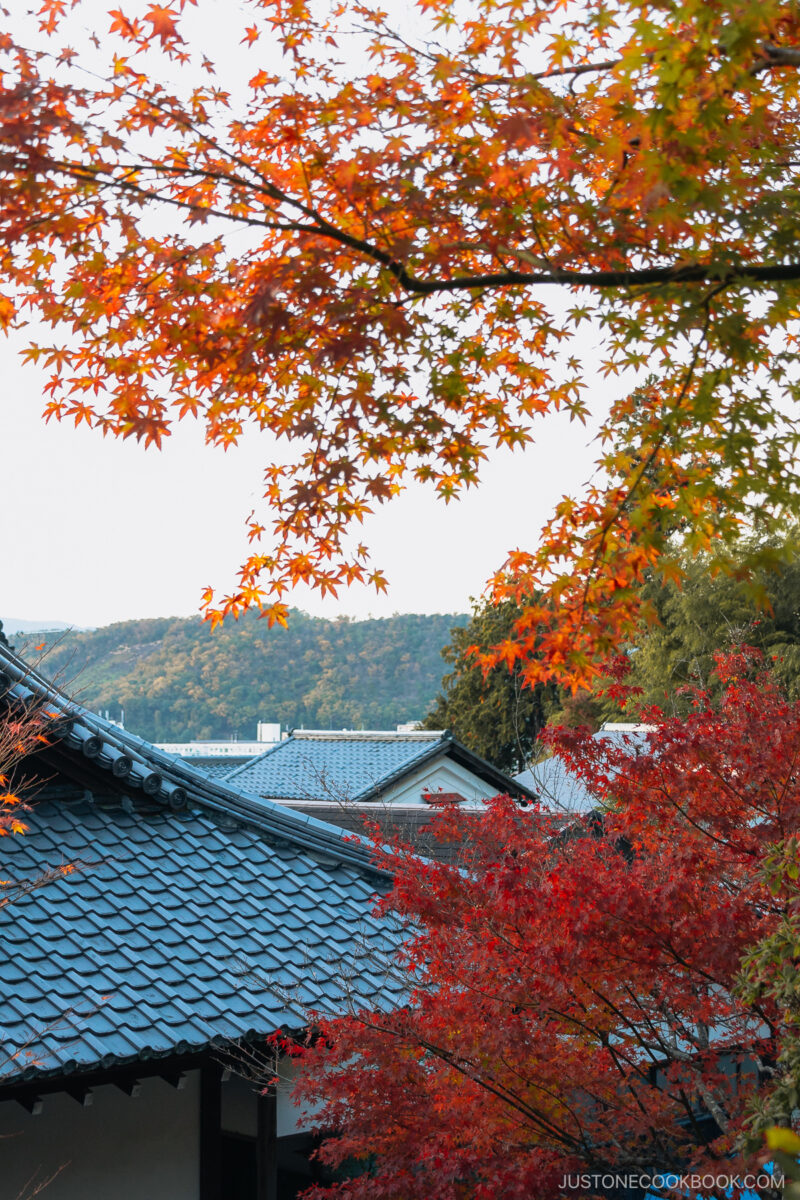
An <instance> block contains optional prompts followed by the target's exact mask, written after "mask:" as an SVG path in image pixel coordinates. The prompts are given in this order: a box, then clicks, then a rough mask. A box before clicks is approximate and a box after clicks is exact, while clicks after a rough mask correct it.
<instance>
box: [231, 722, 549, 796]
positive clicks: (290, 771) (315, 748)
mask: <svg viewBox="0 0 800 1200" xmlns="http://www.w3.org/2000/svg"><path fill="white" fill-rule="evenodd" d="M445 757H447V758H452V759H454V760H455V761H456V762H459V763H460V764H461V765H462V766H465V767H466V768H467V769H468V770H470V771H472V772H474V774H476V775H477V776H478V777H479V778H481V779H483V780H484V781H485V782H486V783H487V784H488V790H487V794H492V795H494V794H497V793H500V792H508V793H510V794H512V795H519V794H523V795H524V794H528V793H527V789H526V788H525V786H524V785H522V786H521V785H520V784H517V783H515V782H514V780H513V779H511V778H509V777H508V776H507V775H503V774H502V773H501V772H500V771H498V770H497V769H496V768H495V767H493V766H491V764H490V763H487V762H486V761H485V760H484V759H482V758H479V757H478V755H477V754H473V753H472V751H471V750H468V749H467V747H466V746H462V745H460V743H458V742H456V741H455V740H454V739H453V738H452V737H451V735H450V734H449V733H437V732H430V733H410V734H401V733H398V734H388V733H377V732H373V733H350V732H347V733H334V732H324V731H309V730H306V731H299V732H298V731H296V732H295V733H294V735H293V736H292V737H290V738H287V739H286V740H285V741H283V742H279V743H278V745H276V746H273V747H271V748H270V749H269V750H266V751H265V752H264V753H263V754H261V755H259V757H258V758H253V759H251V760H250V761H249V762H248V763H245V764H244V766H242V767H237V768H235V769H234V770H233V771H231V773H230V774H229V775H228V776H227V777H226V778H227V781H228V783H229V784H230V785H231V786H232V787H233V786H237V787H238V786H241V787H246V788H247V789H248V791H250V792H252V793H256V794H258V795H260V796H264V797H268V798H270V799H274V800H288V801H302V800H306V801H307V800H324V801H328V802H331V803H339V804H341V803H343V802H349V803H366V802H367V801H374V800H379V799H380V798H381V796H382V793H383V792H384V791H385V790H386V789H387V788H388V787H389V786H390V785H391V784H393V783H395V782H396V781H399V780H401V779H402V778H403V777H404V776H405V775H408V774H410V773H411V772H412V771H415V770H416V769H417V768H419V767H421V766H423V765H425V764H426V763H430V762H433V761H434V760H436V759H439V758H445Z"/></svg>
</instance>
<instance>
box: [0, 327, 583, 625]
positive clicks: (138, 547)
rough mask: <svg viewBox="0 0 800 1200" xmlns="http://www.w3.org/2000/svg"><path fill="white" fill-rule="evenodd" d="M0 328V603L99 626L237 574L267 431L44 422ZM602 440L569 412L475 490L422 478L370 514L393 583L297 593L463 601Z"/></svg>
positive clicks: (345, 609) (37, 380)
mask: <svg viewBox="0 0 800 1200" xmlns="http://www.w3.org/2000/svg"><path fill="white" fill-rule="evenodd" d="M19 344H20V342H19V341H18V340H17V341H16V344H15V341H12V340H4V341H2V342H0V379H2V399H1V400H0V403H1V404H2V426H0V428H1V429H2V444H3V455H2V472H3V484H4V494H5V503H4V504H3V507H2V536H3V559H4V571H3V586H2V592H0V613H3V614H6V615H8V616H15V617H24V618H32V619H39V618H58V619H59V620H63V621H67V622H71V623H75V624H78V625H103V624H107V623H108V622H111V621H119V620H125V619H127V618H130V617H155V616H167V615H173V614H176V615H188V614H190V613H193V612H196V611H197V609H198V606H199V600H200V592H201V589H202V588H203V586H204V585H205V584H207V583H211V584H213V585H214V586H215V587H220V588H226V587H228V586H230V585H232V584H233V582H234V573H235V569H236V567H237V565H238V564H239V563H240V562H241V561H242V560H243V558H244V557H245V553H246V539H245V536H244V519H245V517H246V516H247V514H248V512H249V511H250V509H251V508H252V507H253V506H254V504H256V503H257V500H258V496H259V484H260V480H261V467H262V465H263V464H264V463H265V462H266V461H267V460H268V459H269V457H270V444H269V441H268V439H267V438H265V437H263V436H261V435H255V434H254V435H253V436H251V437H249V438H248V439H246V441H245V443H244V444H243V445H241V446H240V447H239V448H237V449H234V450H232V451H228V452H227V453H226V452H223V451H222V450H219V449H216V448H210V447H206V446H205V445H204V444H203V436H202V431H201V430H200V428H199V427H197V426H195V425H192V424H188V425H185V426H184V427H183V428H182V429H181V430H180V431H179V432H178V433H177V434H176V435H175V436H173V437H172V438H170V439H168V441H167V444H166V447H165V449H164V450H163V451H156V450H152V449H149V450H144V449H143V448H141V447H139V446H137V445H136V444H134V443H132V442H124V443H122V442H114V441H111V440H109V439H104V438H102V437H101V436H100V435H98V434H96V433H94V432H93V431H90V430H87V429H86V428H81V429H75V428H74V427H72V426H71V425H57V424H55V423H53V422H51V423H50V424H47V425H45V423H44V422H43V421H42V419H41V411H42V408H43V401H42V383H43V375H42V373H41V372H40V371H39V370H38V369H37V368H35V367H33V366H30V365H23V364H21V363H20V361H19V359H18V357H17V353H16V350H17V347H18V345H19ZM596 454H597V446H596V445H591V444H590V434H589V432H587V430H585V429H583V428H582V427H581V426H578V425H574V426H570V425H569V423H568V422H566V421H565V420H563V419H562V418H560V417H555V418H552V419H551V418H548V419H547V421H546V422H544V423H543V424H542V437H541V441H540V442H539V444H538V445H537V446H535V447H534V448H533V449H530V450H528V451H526V452H524V453H517V454H514V455H511V454H510V453H506V452H504V453H503V454H500V455H497V456H496V457H495V458H494V459H493V460H492V462H491V463H490V464H489V466H488V467H487V470H486V471H485V481H484V484H483V486H482V487H481V488H480V489H473V490H472V491H471V492H470V493H469V494H468V495H466V496H465V497H464V499H462V500H461V501H460V502H458V503H453V504H450V505H449V506H445V505H444V504H442V503H441V502H440V501H437V500H436V499H435V498H434V496H433V494H432V493H431V492H430V490H429V489H427V488H423V487H419V486H414V487H412V488H410V489H409V491H408V492H407V493H406V495H404V496H403V497H401V498H399V499H398V500H396V501H394V502H392V503H391V504H390V505H388V506H386V508H385V509H384V510H383V511H382V512H381V513H379V514H378V515H377V516H376V517H375V518H373V519H372V520H371V521H370V522H369V523H368V525H367V526H366V528H365V538H366V540H367V542H368V544H369V545H370V546H371V548H372V553H373V560H374V562H375V563H376V565H380V566H381V567H383V568H384V569H385V570H386V573H387V575H388V577H389V581H390V587H389V593H388V596H385V595H384V596H382V597H378V596H376V594H375V592H374V591H371V590H369V589H366V588H362V587H355V588H351V589H350V590H349V591H348V592H346V593H344V594H342V596H341V597H340V598H339V600H338V601H337V600H331V599H328V600H325V601H322V600H320V599H319V598H318V597H316V596H313V595H311V594H309V593H308V592H298V593H296V594H295V597H294V598H293V600H292V603H294V604H296V605H297V607H300V608H303V609H305V610H306V611H308V612H313V613H317V614H321V615H325V616H337V615H339V614H341V613H347V614H351V615H353V616H358V617H363V616H367V615H369V614H372V615H374V616H386V615H389V614H390V613H392V612H457V611H464V610H465V609H466V607H467V604H468V601H469V597H470V596H476V595H479V594H480V593H481V591H482V590H483V587H484V584H485V582H486V579H487V578H488V576H489V575H490V574H491V572H492V571H493V570H494V569H496V568H497V567H498V566H500V564H501V563H502V561H503V558H504V557H505V554H506V552H507V551H508V550H510V549H512V548H514V547H516V546H524V547H531V546H532V545H534V544H535V543H536V540H537V533H538V530H539V529H540V527H541V525H542V524H543V522H544V520H545V519H546V517H547V515H548V513H549V510H550V509H551V507H552V505H553V504H554V503H555V502H556V501H557V499H558V498H559V496H560V495H561V494H562V493H563V492H564V491H573V492H574V491H575V490H579V489H580V485H581V483H582V482H583V481H584V480H585V479H586V478H587V477H588V475H589V474H590V472H591V464H592V462H593V460H594V458H595V457H596Z"/></svg>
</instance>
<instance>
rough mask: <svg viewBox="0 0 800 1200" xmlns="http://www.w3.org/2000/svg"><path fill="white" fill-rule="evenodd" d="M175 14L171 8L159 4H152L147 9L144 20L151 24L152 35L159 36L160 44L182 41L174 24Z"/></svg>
mask: <svg viewBox="0 0 800 1200" xmlns="http://www.w3.org/2000/svg"><path fill="white" fill-rule="evenodd" d="M177 15H178V14H177V13H176V12H175V11H174V10H173V9H171V8H162V7H161V5H159V4H152V5H151V6H150V8H149V9H148V10H147V16H146V20H148V21H149V22H150V24H151V25H152V26H153V33H152V36H153V37H158V38H160V39H161V45H162V46H166V44H167V42H170V41H173V42H181V41H183V38H182V37H181V36H180V34H179V33H178V27H177V25H176V24H175V18H176V17H177Z"/></svg>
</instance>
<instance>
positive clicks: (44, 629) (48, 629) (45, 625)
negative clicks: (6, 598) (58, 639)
mask: <svg viewBox="0 0 800 1200" xmlns="http://www.w3.org/2000/svg"><path fill="white" fill-rule="evenodd" d="M0 621H2V623H3V632H4V633H5V635H6V637H8V636H9V634H14V633H52V632H53V631H54V630H62V629H76V630H80V631H81V632H82V631H83V630H85V629H87V628H88V627H87V626H86V625H70V623H69V622H68V621H56V620H53V621H29V620H27V619H26V618H25V617H0Z"/></svg>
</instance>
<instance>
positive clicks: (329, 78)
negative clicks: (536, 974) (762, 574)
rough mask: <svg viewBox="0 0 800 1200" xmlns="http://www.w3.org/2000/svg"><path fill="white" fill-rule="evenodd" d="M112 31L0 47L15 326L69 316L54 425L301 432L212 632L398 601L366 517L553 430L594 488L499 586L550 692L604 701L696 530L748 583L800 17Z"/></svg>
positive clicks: (760, 2) (673, 7)
mask: <svg viewBox="0 0 800 1200" xmlns="http://www.w3.org/2000/svg"><path fill="white" fill-rule="evenodd" d="M98 11H100V12H102V6H100V10H98V7H97V6H95V5H92V6H89V5H87V4H85V3H84V0H41V5H40V7H39V9H38V14H34V15H32V16H31V17H30V18H29V19H28V20H27V21H26V19H25V18H24V15H23V14H22V13H17V14H16V20H15V22H13V23H11V22H9V23H7V31H6V32H4V33H3V34H2V37H1V38H0V53H1V55H2V61H0V69H2V76H0V146H1V147H2V149H0V266H1V267H2V275H3V285H2V295H1V296H0V320H2V322H3V323H4V324H7V325H10V326H14V325H24V324H25V322H27V321H28V320H29V319H31V318H33V319H35V320H36V321H37V322H39V326H41V325H42V324H43V325H44V327H45V333H44V334H43V335H42V336H38V335H37V337H36V340H35V344H33V345H31V347H30V348H29V349H28V350H27V352H26V355H27V357H28V358H29V359H30V360H31V361H33V362H36V363H39V364H40V365H41V366H43V367H44V368H45V369H46V371H47V372H48V375H49V382H48V384H47V394H48V395H47V414H48V415H49V416H54V417H60V418H69V419H72V420H74V421H75V422H87V423H88V424H90V425H93V426H95V427H97V429H98V430H100V431H101V432H103V433H110V434H116V435H120V436H123V437H135V438H139V439H142V440H144V441H145V442H147V443H151V442H152V443H156V444H157V443H159V442H161V441H162V439H163V438H164V437H165V436H166V435H167V434H168V433H169V432H170V429H171V427H172V425H173V424H174V423H175V422H176V421H180V420H181V419H184V418H186V417H189V416H193V417H197V418H199V419H200V420H202V421H204V422H205V426H206V430H207V435H208V438H209V440H210V441H212V442H216V443H219V444H221V445H223V446H224V445H228V444H230V443H232V442H235V441H236V439H237V438H239V436H240V435H241V433H242V430H243V429H244V427H245V426H246V425H252V426H255V427H256V428H259V429H262V430H268V431H271V432H272V433H273V434H275V435H277V436H278V437H279V438H286V439H290V440H291V441H292V442H293V443H295V451H294V453H293V454H292V455H290V456H289V459H290V461H289V463H288V464H287V462H286V461H283V462H278V463H276V464H275V465H272V466H268V467H267V470H266V476H265V490H264V496H265V499H266V502H267V515H261V516H258V515H256V516H254V517H253V518H252V519H251V532H252V535H253V537H254V539H255V540H256V541H258V540H259V539H261V538H264V542H263V544H262V545H256V546H255V547H254V553H253V554H252V556H251V558H250V559H249V560H248V562H247V563H246V564H245V565H244V568H243V571H242V575H241V580H240V583H239V585H238V586H237V587H236V589H235V590H234V591H233V592H232V593H231V594H230V595H228V596H225V597H222V598H221V599H215V597H214V595H213V594H212V593H211V592H210V591H209V593H208V594H207V596H206V603H207V607H208V610H209V612H211V613H212V614H213V615H214V616H215V617H217V616H220V615H221V614H222V613H225V612H232V613H237V612H239V611H241V610H242V608H243V607H246V606H248V605H259V606H261V607H262V608H263V609H264V611H265V613H266V614H267V616H268V617H269V618H270V619H271V620H284V619H285V615H286V608H285V602H284V596H285V593H286V591H287V589H288V588H289V587H291V586H292V585H293V584H294V583H296V582H298V581H301V582H305V583H310V584H312V585H313V586H316V587H318V588H320V589H321V590H322V591H323V592H327V591H335V590H336V589H337V588H338V587H340V586H341V585H342V584H347V583H350V582H353V581H356V580H361V581H366V582H371V583H372V584H374V585H375V586H377V587H382V586H384V579H383V576H382V574H381V572H380V570H379V569H376V568H374V567H373V566H371V565H370V564H369V561H368V558H367V552H366V549H365V547H363V546H360V545H358V544H357V539H356V538H354V537H352V536H351V535H353V534H354V532H355V531H356V530H357V529H358V526H359V524H360V522H361V521H362V520H363V519H364V517H365V516H366V515H367V514H368V513H369V512H371V511H372V510H373V509H374V508H375V506H376V505H378V504H381V503H382V502H384V501H385V500H387V499H389V498H391V497H392V496H393V495H395V494H396V493H397V492H398V491H399V490H400V489H401V488H402V487H403V484H404V480H405V479H408V478H410V477H413V478H416V479H418V480H422V481H426V482H428V483H429V484H430V485H431V487H432V489H433V490H434V492H436V493H438V495H439V496H441V497H443V498H444V499H445V500H446V499H449V498H450V497H452V496H455V495H457V494H458V493H459V492H460V491H461V490H462V489H463V488H465V487H467V486H469V485H471V484H474V483H476V482H477V481H478V480H479V476H480V469H481V464H482V462H483V460H484V459H485V457H486V455H487V453H488V452H489V450H490V449H491V447H493V446H497V445H500V446H510V447H518V446H519V447H524V446H525V445H526V444H527V443H528V442H530V440H531V439H532V437H533V436H534V434H535V431H536V422H537V421H538V420H539V419H540V418H541V417H542V416H545V415H546V414H548V413H551V412H554V411H555V410H558V409H562V410H566V411H567V412H568V413H569V414H570V415H571V416H572V417H573V418H575V419H576V420H583V419H584V418H585V417H586V416H587V414H592V413H595V414H597V415H598V417H601V418H603V419H602V431H601V434H600V446H601V450H600V458H599V463H598V465H599V471H598V474H597V476H596V481H595V482H594V483H593V484H592V485H591V486H589V487H588V488H587V489H586V491H585V492H584V494H583V495H581V496H578V497H576V498H566V499H565V500H564V501H563V502H562V503H561V504H560V505H559V507H558V509H557V512H556V513H555V514H554V516H553V519H552V521H551V522H550V523H549V524H548V525H547V526H546V528H545V529H544V531H543V533H542V536H541V539H540V541H539V543H538V545H537V544H535V539H534V535H533V534H532V540H533V541H534V544H533V545H532V547H529V548H522V549H518V550H514V551H513V552H512V553H511V554H510V555H509V557H508V560H507V562H506V563H505V565H504V566H502V567H501V569H500V571H499V573H498V575H497V578H496V580H495V589H494V590H495V594H496V595H497V596H499V597H501V598H502V597H508V596H512V597H513V598H514V599H515V600H516V601H517V602H518V603H520V605H521V607H522V615H521V617H520V620H519V622H518V624H517V626H516V628H515V630H514V631H513V633H512V635H511V636H510V637H509V638H507V639H505V641H504V643H503V645H502V646H501V647H500V648H499V649H498V650H496V651H494V652H492V653H491V654H490V660H491V661H492V662H495V661H498V659H499V660H501V661H507V662H509V663H514V662H516V661H519V660H522V661H523V663H524V672H525V675H526V677H527V678H528V679H529V680H530V681H536V680H537V679H544V678H548V677H551V676H552V675H553V674H555V673H560V674H561V675H562V676H563V677H566V678H568V679H570V680H571V681H572V682H573V683H575V684H581V685H589V684H590V683H591V681H592V679H593V678H594V674H595V669H596V663H597V660H598V659H601V658H602V657H603V656H604V655H605V654H606V653H607V651H608V650H609V649H611V648H613V646H614V645H615V644H616V643H617V642H618V640H619V638H620V636H621V635H622V634H625V633H627V632H630V630H631V629H632V628H633V627H634V625H635V621H636V619H637V617H638V616H640V615H641V604H642V601H641V594H640V592H639V590H638V588H637V585H638V584H639V583H640V582H641V580H642V578H643V575H644V573H645V572H646V571H647V570H648V569H651V568H656V569H657V570H659V571H660V572H662V573H664V574H665V575H666V576H670V574H671V573H674V572H679V570H680V568H679V565H678V564H677V561H676V558H675V556H674V554H673V552H672V540H671V539H672V536H673V534H674V532H675V531H676V530H683V532H684V533H685V535H686V537H687V538H688V542H689V545H690V548H692V549H698V548H707V547H709V546H712V547H714V546H716V547H718V548H719V550H720V556H719V557H720V561H721V563H722V565H723V567H724V566H725V565H726V553H725V546H726V545H727V544H728V543H729V542H730V540H731V539H732V538H735V536H736V535H737V534H738V533H739V531H740V530H741V528H742V526H743V525H744V526H746V525H747V523H748V522H749V521H751V520H757V521H758V522H759V523H760V526H761V527H762V528H763V527H766V529H767V531H768V530H769V528H770V527H771V526H772V525H773V524H774V523H775V522H776V521H777V520H779V519H780V518H781V517H782V516H785V515H786V513H789V514H794V515H795V516H797V514H798V513H799V512H800V487H798V483H797V476H796V471H795V464H794V455H795V451H796V447H797V433H796V416H797V400H798V387H799V386H800V385H799V384H798V380H797V373H796V371H795V370H794V364H795V360H796V339H797V332H798V318H797V294H798V282H800V258H798V252H797V236H796V229H797V220H798V204H799V203H800V201H799V200H798V190H797V186H796V162H797V130H798V128H800V120H798V117H799V116H800V113H799V112H798V87H799V86H800V10H798V7H797V5H796V4H795V3H793V2H790V0H736V2H735V3H734V0H720V2H718V3H714V4H709V3H707V2H706V0H685V2H684V3H681V4H680V5H677V4H674V3H673V2H672V0H649V2H647V3H644V4H643V3H639V2H638V0H577V2H576V3H574V4H569V5H567V6H564V5H563V4H562V3H561V2H560V0H513V2H511V0H466V2H465V3H462V2H461V0H459V2H458V3H456V0H417V3H416V4H415V5H414V7H413V10H412V12H411V13H410V14H409V13H407V12H406V11H405V9H404V8H403V7H402V6H400V5H397V6H392V5H389V6H388V7H387V8H386V9H384V6H382V5H377V4H373V3H371V2H368V0H331V3H330V4H329V5H328V4H325V3H323V4H319V5H317V4H314V5H312V4H310V3H308V2H307V0H291V2H289V0H248V2H247V3H245V4H244V5H243V6H242V11H241V12H239V11H238V10H237V11H235V12H234V11H232V10H230V9H229V8H225V9H224V14H223V10H222V9H221V8H219V7H215V6H214V5H209V4H208V3H206V4H205V5H203V4H202V3H201V5H200V7H199V8H195V7H194V5H193V4H190V3H188V2H187V0H175V3H173V4H164V5H156V4H151V5H149V6H145V5H126V4H125V2H124V0H121V6H120V7H115V8H109V9H108V11H107V13H106V14H105V15H104V16H101V17H100V18H99V19H98ZM237 21H240V22H241V27H240V28H239V29H238V30H236V22H237ZM232 31H233V32H232ZM220 42H224V43H225V48H223V49H222V50H219V43H220ZM237 42H238V43H239V44H240V48H239V51H238V53H239V55H240V60H238V61H236V60H235V54H233V53H232V51H231V46H230V45H229V44H228V43H231V44H232V45H233V46H235V44H236V43H237ZM218 50H219V53H220V55H221V56H222V58H223V59H225V56H226V55H227V65H226V64H225V62H223V64H222V65H221V66H220V67H219V69H218V68H217V65H216V63H215V61H214V56H215V54H216V53H217V51H218ZM231 61H234V62H235V65H234V67H233V68H232V67H231V65H230V64H231ZM47 327H50V329H51V330H52V333H51V335H49V336H48V333H47ZM576 334H577V335H578V336H577V340H576ZM620 375H623V376H624V378H623V379H621V380H620V379H618V376H620ZM606 381H607V382H606ZM609 398H610V399H611V401H612V403H611V407H610V411H609V412H608V415H607V417H603V414H604V412H605V407H606V404H607V401H608V399H609ZM270 510H271V517H270V515H269V511H270ZM499 536H500V537H501V538H502V532H501V533H500V535H499ZM728 565H729V564H728ZM554 613H556V614H557V615H555V616H554ZM533 647H539V648H540V653H538V654H537V655H536V656H533V655H532V653H531V651H532V648H533Z"/></svg>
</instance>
